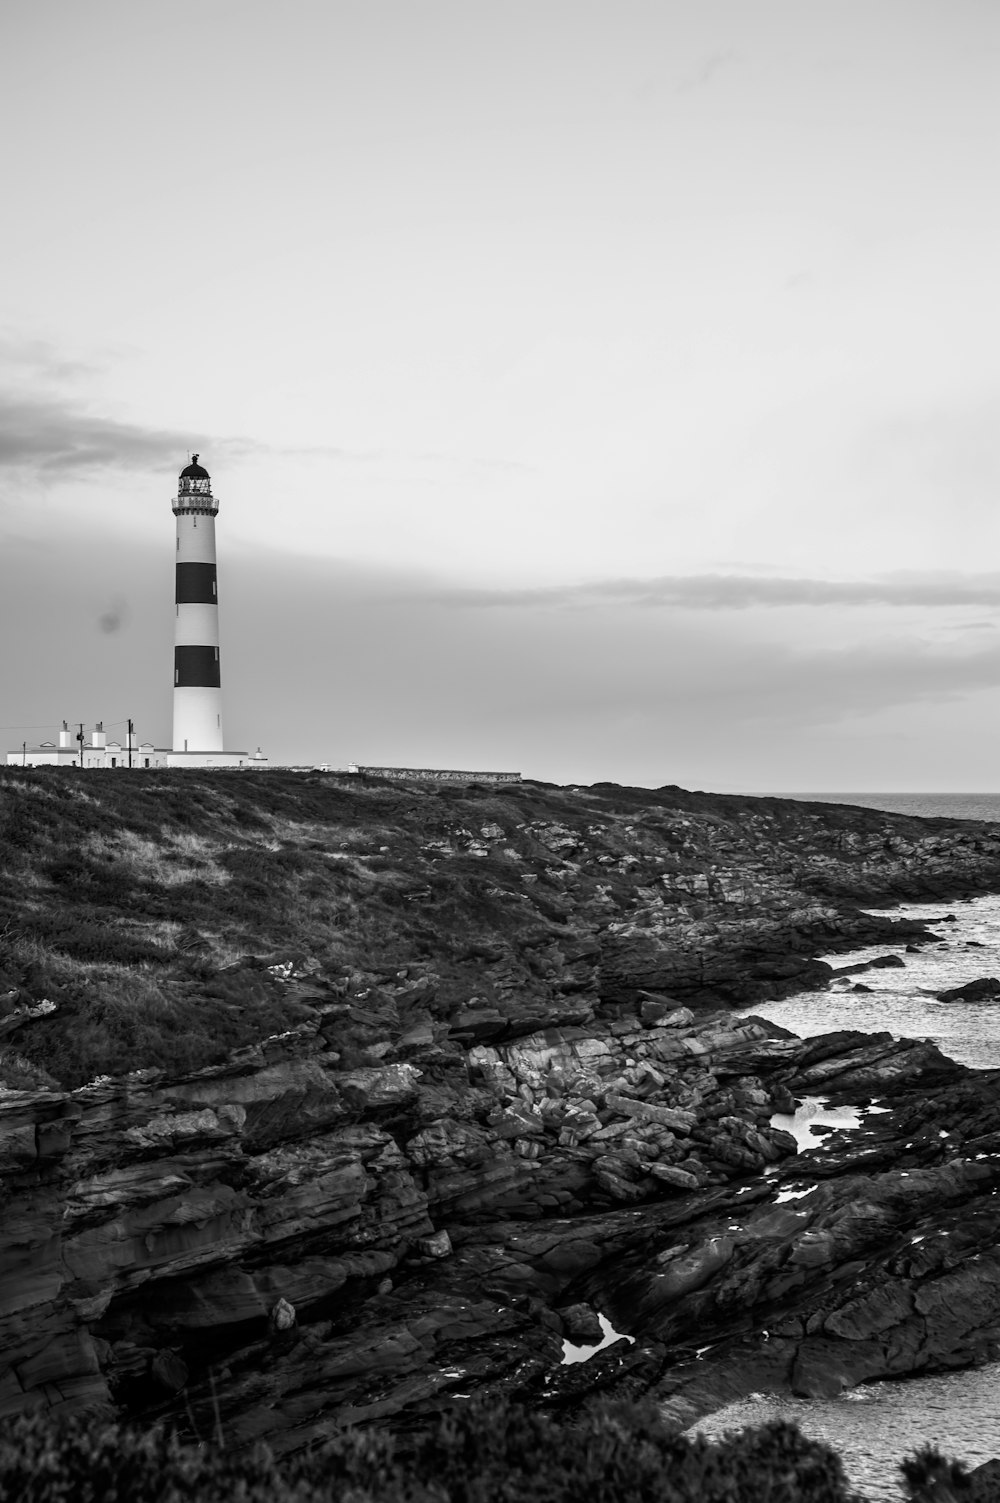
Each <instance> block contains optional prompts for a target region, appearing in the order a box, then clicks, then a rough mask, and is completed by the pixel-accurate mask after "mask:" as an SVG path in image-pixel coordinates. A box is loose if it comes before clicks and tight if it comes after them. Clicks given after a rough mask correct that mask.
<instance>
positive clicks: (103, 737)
mask: <svg viewBox="0 0 1000 1503" xmlns="http://www.w3.org/2000/svg"><path fill="white" fill-rule="evenodd" d="M168 755H169V753H168V752H166V751H164V750H163V748H162V747H155V746H154V745H153V743H152V742H151V741H140V740H139V738H138V736H136V735H135V733H134V732H133V733H132V734H131V735H130V736H129V735H127V736H126V738H125V742H124V744H123V743H122V742H121V741H109V740H108V738H107V734H106V732H105V730H104V722H103V721H101V720H99V721H98V722H97V724H96V725H95V726H94V728H93V730H92V731H89V732H88V731H86V730H85V729H84V727H83V726H82V725H80V726H78V727H77V728H76V729H75V730H72V731H71V730H70V728H69V725H68V724H67V722H66V721H65V720H64V721H63V723H62V730H61V731H59V733H58V740H56V741H42V742H41V743H40V744H39V745H38V746H28V745H27V743H25V745H24V746H22V748H21V750H20V751H10V752H8V753H7V766H8V767H166V766H167V760H166V759H167V757H168Z"/></svg>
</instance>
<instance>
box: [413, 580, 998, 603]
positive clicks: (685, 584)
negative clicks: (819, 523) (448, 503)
mask: <svg viewBox="0 0 1000 1503" xmlns="http://www.w3.org/2000/svg"><path fill="white" fill-rule="evenodd" d="M436 599H437V601H438V603H439V604H441V605H448V606H455V607H461V608H465V609H468V608H491V609H519V610H523V609H526V608H532V607H539V608H549V609H554V610H570V609H577V610H579V609H584V608H586V607H613V606H630V607H641V608H657V607H661V608H667V607H672V608H678V607H679V608H681V609H685V610H709V611H722V610H747V609H749V608H751V607H755V606H756V607H759V606H765V607H779V606H802V605H807V606H809V605H811V606H849V607H850V606H894V607H899V606H918V607H919V606H926V607H938V606H979V607H982V606H993V605H1000V574H957V573H938V572H927V573H916V572H908V573H905V574H903V573H900V574H886V575H882V576H881V577H880V578H877V579H870V580H852V579H808V578H798V579H781V578H775V577H773V576H771V577H758V576H756V575H746V574H678V575H658V576H656V577H655V578H652V579H603V580H595V581H593V582H591V583H587V584H578V585H554V586H548V587H541V588H531V589H451V588H447V587H445V588H443V589H442V590H441V591H440V592H439V593H438V594H437V596H436Z"/></svg>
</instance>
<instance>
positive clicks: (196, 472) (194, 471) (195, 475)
mask: <svg viewBox="0 0 1000 1503" xmlns="http://www.w3.org/2000/svg"><path fill="white" fill-rule="evenodd" d="M181 479H182V480H209V479H211V476H210V475H209V473H208V471H207V470H206V469H205V467H204V465H200V464H199V463H198V456H197V454H193V455H192V456H191V463H190V464H189V465H186V466H185V468H184V469H183V470H181Z"/></svg>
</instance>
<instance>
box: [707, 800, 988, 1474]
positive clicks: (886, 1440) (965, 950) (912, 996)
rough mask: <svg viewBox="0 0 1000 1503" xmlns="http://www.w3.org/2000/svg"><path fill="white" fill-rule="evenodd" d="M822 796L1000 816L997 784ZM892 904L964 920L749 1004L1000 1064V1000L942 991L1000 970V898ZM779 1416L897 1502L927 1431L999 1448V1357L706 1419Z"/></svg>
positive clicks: (714, 1431)
mask: <svg viewBox="0 0 1000 1503" xmlns="http://www.w3.org/2000/svg"><path fill="white" fill-rule="evenodd" d="M815 797H817V798H819V797H820V795H815ZM822 797H823V798H825V799H826V800H827V801H828V802H831V803H832V802H835V801H836V802H839V803H862V802H864V803H866V804H868V805H870V806H871V807H876V808H890V807H891V808H894V809H896V810H898V811H899V812H901V813H907V814H910V813H912V814H924V815H931V814H950V815H953V816H955V817H959V818H994V819H1000V795H997V794H964V795H958V794H956V795H929V794H928V795H921V794H904V795H885V796H883V795H877V794H870V795H865V796H862V795H860V794H851V795H846V794H845V795H843V796H837V795H833V794H825V795H822ZM973 802H975V804H976V806H977V807H978V808H979V810H980V811H981V812H980V813H978V814H975V815H974V814H971V813H970V812H969V808H970V805H971V804H972V803H973ZM918 803H919V804H920V807H917V804H918ZM959 805H964V806H965V807H964V808H961V809H960V808H959V807H957V806H959ZM890 911H891V912H892V913H893V914H899V915H900V916H902V915H906V916H908V917H915V918H924V919H928V920H930V919H934V918H938V917H941V916H943V915H944V914H946V913H953V914H954V915H955V918H956V922H955V923H953V924H952V923H948V924H935V925H933V926H932V927H933V928H934V930H935V932H936V933H938V934H940V935H941V936H942V937H941V940H940V942H937V943H934V944H932V945H929V946H927V947H926V948H924V949H923V950H922V951H921V952H920V953H919V954H917V955H908V954H906V953H905V949H904V948H903V947H896V948H895V949H893V947H890V946H885V945H880V946H877V947H873V948H869V949H865V950H858V951H856V952H854V953H852V954H840V955H827V956H824V957H822V958H823V959H826V960H828V961H829V962H830V963H831V964H832V965H850V964H853V963H854V962H855V961H857V960H868V959H871V957H872V956H874V955H885V954H890V953H895V954H898V955H900V956H902V958H903V960H904V961H905V967H903V968H900V969H893V970H886V971H866V972H864V973H863V974H862V975H860V976H857V977H851V978H849V979H845V980H842V981H835V982H834V983H833V985H832V987H831V989H830V990H829V991H825V992H802V993H799V994H797V995H794V996H791V997H785V998H783V999H782V1000H781V1001H780V1002H770V1003H758V1004H756V1005H755V1006H754V1007H752V1008H748V1009H746V1011H748V1012H755V1013H757V1014H759V1015H762V1016H764V1017H768V1018H772V1019H773V1020H774V1021H775V1022H778V1023H782V1024H783V1025H784V1026H785V1027H786V1028H791V1029H792V1030H793V1031H794V1032H795V1033H798V1034H800V1035H801V1036H803V1037H808V1036H809V1035H811V1034H816V1033H825V1032H828V1031H829V1030H831V1029H834V1028H860V1029H865V1030H867V1031H875V1030H879V1031H882V1030H885V1029H888V1030H889V1031H891V1032H892V1033H894V1034H896V1035H897V1036H898V1035H902V1034H906V1035H908V1036H909V1037H916V1038H930V1039H933V1040H934V1041H935V1042H936V1043H938V1044H939V1045H940V1047H941V1048H942V1049H943V1050H944V1052H945V1053H946V1054H949V1055H951V1056H952V1058H954V1059H959V1060H961V1061H962V1062H963V1063H964V1064H968V1065H972V1066H974V1067H976V1068H979V1069H983V1068H994V1067H997V1066H1000V1003H998V1004H994V1005H993V1006H988V1005H984V1004H982V1005H978V1006H972V1005H969V1004H968V1003H951V1004H949V1003H942V1002H938V1001H936V1000H935V998H934V996H933V995H932V993H933V992H935V991H943V990H945V989H946V988H948V987H952V986H961V985H963V984H964V983H965V982H967V981H973V980H975V979H976V978H977V977H979V976H1000V896H991V897H984V898H974V899H972V900H971V901H968V902H959V903H950V904H942V903H910V904H904V905H902V906H900V907H899V908H894V909H892V910H890ZM970 942H971V943H970ZM854 981H861V982H863V983H864V984H865V985H866V986H870V987H872V991H871V993H870V994H864V993H860V994H851V993H850V992H849V991H847V990H846V988H848V987H850V986H851V985H852V984H853V983H854ZM825 1115H826V1114H825V1113H824V1112H823V1110H822V1105H821V1103H820V1102H818V1101H811V1102H809V1103H808V1104H804V1110H803V1112H802V1113H801V1117H802V1119H803V1120H802V1122H801V1123H800V1124H798V1126H799V1127H800V1130H802V1131H803V1132H807V1131H808V1121H807V1119H809V1118H811V1119H812V1120H813V1121H821V1120H823V1119H824V1116H825ZM834 1115H835V1116H836V1117H837V1119H838V1120H839V1121H840V1122H841V1123H843V1121H844V1118H845V1116H848V1117H849V1115H850V1112H849V1109H848V1110H847V1112H846V1113H845V1110H844V1109H843V1108H841V1109H840V1111H839V1113H836V1114H834ZM785 1125H789V1124H785ZM772 1418H785V1419H792V1420H794V1421H795V1422H796V1423H797V1424H798V1425H799V1426H800V1428H801V1429H802V1431H803V1432H804V1433H805V1434H807V1435H811V1436H813V1437H815V1438H816V1439H817V1440H824V1441H826V1442H827V1443H828V1444H830V1445H832V1446H833V1447H835V1449H836V1450H837V1451H839V1452H840V1454H841V1456H842V1457H843V1458H844V1464H845V1466H846V1468H847V1472H848V1475H849V1477H850V1479H851V1482H852V1483H853V1485H854V1486H855V1487H857V1488H858V1489H860V1491H862V1492H863V1493H865V1494H866V1496H868V1497H869V1498H870V1499H872V1500H873V1503H898V1500H899V1499H900V1498H901V1497H902V1496H903V1494H902V1490H901V1488H900V1485H899V1482H898V1472H897V1467H898V1464H899V1460H900V1459H901V1458H902V1457H903V1456H904V1455H905V1454H906V1453H907V1452H908V1451H912V1450H914V1449H915V1448H916V1447H918V1446H919V1445H921V1444H922V1443H923V1442H924V1441H933V1442H934V1443H936V1444H937V1445H939V1446H940V1448H941V1449H942V1450H943V1451H944V1452H945V1453H946V1454H948V1455H952V1456H957V1457H959V1458H960V1459H961V1460H963V1461H965V1462H966V1463H967V1464H969V1465H977V1464H978V1463H979V1462H982V1461H988V1460H989V1459H990V1458H991V1457H993V1456H997V1455H1000V1363H991V1364H990V1365H989V1366H987V1367H983V1368H978V1369H976V1370H974V1371H969V1372H962V1373H953V1374H948V1375H941V1376H937V1377H930V1378H914V1379H911V1380H909V1381H905V1382H892V1383H889V1382H886V1383H871V1384H865V1385H863V1386H862V1387H860V1388H857V1389H855V1390H853V1392H851V1393H850V1394H847V1395H845V1396H844V1397H842V1398H839V1399H793V1398H786V1397H781V1398H778V1397H774V1396H772V1395H755V1396H754V1397H753V1398H749V1399H745V1400H743V1401H742V1402H741V1403H739V1404H731V1405H729V1406H728V1407H727V1408H726V1409H722V1410H720V1411H719V1412H718V1413H716V1414H713V1415H712V1416H711V1417H710V1418H709V1419H707V1420H703V1421H702V1422H701V1423H700V1424H699V1425H698V1427H697V1428H698V1429H700V1430H702V1431H703V1432H704V1433H705V1434H707V1435H721V1434H722V1433H723V1432H724V1431H725V1430H734V1429H737V1430H738V1429H741V1428H742V1427H743V1426H744V1425H757V1424H761V1423H763V1422H764V1421H765V1420H768V1419H772Z"/></svg>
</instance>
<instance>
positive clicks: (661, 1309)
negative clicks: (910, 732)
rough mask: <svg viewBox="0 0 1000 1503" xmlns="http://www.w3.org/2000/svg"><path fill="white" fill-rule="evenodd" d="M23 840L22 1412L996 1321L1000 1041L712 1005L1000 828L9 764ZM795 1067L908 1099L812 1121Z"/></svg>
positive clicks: (651, 1385) (1, 1324)
mask: <svg viewBox="0 0 1000 1503" xmlns="http://www.w3.org/2000/svg"><path fill="white" fill-rule="evenodd" d="M0 858H2V863H3V865H2V872H0V905H2V906H0V1082H2V1083H3V1085H2V1090H0V1175H2V1181H3V1195H4V1213H3V1217H2V1221H0V1351H2V1352H3V1359H2V1362H3V1366H2V1369H0V1412H16V1411H17V1410H19V1409H22V1408H31V1407H37V1406H38V1405H42V1406H47V1407H50V1408H52V1409H54V1410H61V1409H70V1410H72V1409H79V1408H97V1409H105V1410H108V1411H112V1410H113V1411H116V1412H118V1413H119V1414H121V1415H134V1416H135V1415H137V1416H141V1417H143V1418H153V1417H155V1418H168V1419H170V1420H171V1422H173V1423H175V1424H177V1425H178V1426H180V1427H181V1428H184V1427H187V1428H194V1429H195V1430H196V1431H197V1430H200V1429H201V1428H204V1431H205V1433H206V1434H207V1433H211V1431H212V1428H213V1424H214V1423H215V1422H216V1417H217V1416H219V1415H221V1417H222V1419H223V1422H224V1425H225V1429H226V1434H227V1436H228V1437H230V1438H231V1439H232V1440H233V1441H234V1442H239V1441H244V1440H245V1441H247V1442H249V1441H251V1440H253V1439H255V1438H256V1437H258V1436H260V1435H263V1434H267V1435H268V1438H269V1439H270V1440H271V1443H272V1444H273V1445H275V1446H276V1447H277V1448H279V1449H285V1448H299V1447H302V1446H304V1445H306V1444H308V1443H309V1442H310V1441H312V1440H315V1439H316V1438H319V1437H322V1436H324V1435H326V1434H329V1433H330V1431H331V1429H332V1428H334V1427H336V1426H337V1425H339V1424H342V1423H343V1422H344V1421H345V1420H358V1421H362V1422H365V1421H378V1420H381V1419H385V1418H387V1417H394V1420H395V1421H397V1422H401V1423H408V1422H411V1421H412V1422H414V1423H416V1422H418V1421H419V1419H420V1416H421V1415H425V1414H426V1413H428V1412H430V1411H432V1410H434V1409H435V1408H438V1407H440V1406H442V1405H445V1404H448V1403H453V1402H456V1401H458V1400H459V1399H460V1398H462V1397H465V1396H469V1395H471V1394H473V1393H478V1394H482V1393H484V1392H485V1393H487V1394H488V1393H504V1394H506V1395H509V1396H512V1397H515V1398H520V1399H530V1400H531V1401H532V1402H537V1403H543V1404H551V1405H554V1406H557V1407H559V1406H568V1405H576V1404H579V1403H581V1402H586V1401H587V1396H588V1395H589V1394H590V1393H592V1392H594V1391H596V1390H608V1389H610V1390H612V1391H621V1392H623V1393H628V1394H630V1395H634V1394H637V1393H653V1394H655V1395H657V1396H658V1397H660V1398H661V1399H663V1400H664V1401H665V1402H666V1403H667V1405H668V1409H667V1412H671V1413H673V1414H674V1415H675V1417H676V1421H677V1423H678V1425H681V1424H684V1423H687V1422H688V1421H689V1420H690V1418H692V1417H693V1416H695V1415H696V1414H698V1413H701V1412H704V1411H705V1410H706V1409H707V1408H712V1407H714V1406H715V1405H716V1404H718V1403H720V1402H724V1401H725V1399H726V1398H728V1397H731V1396H735V1394H736V1393H738V1392H741V1391H746V1388H747V1386H749V1387H751V1388H753V1387H774V1386H779V1387H780V1386H786V1387H790V1388H792V1389H793V1390H794V1391H796V1392H803V1393H810V1392H828V1391H836V1390H837V1389H838V1387H840V1386H843V1385H845V1384H850V1383H853V1382H858V1381H862V1380H863V1379H864V1378H866V1377H873V1376H881V1375H885V1374H899V1375H902V1374H905V1373H908V1372H912V1371H918V1370H926V1369H928V1368H931V1367H935V1366H937V1367H941V1366H944V1367H947V1366H960V1365H964V1364H966V1363H968V1362H971V1361H977V1360H981V1359H984V1358H985V1357H987V1356H991V1355H994V1354H995V1348H996V1345H997V1333H998V1332H1000V1296H998V1295H997V1294H996V1293H995V1291H996V1289H997V1288H1000V1280H998V1279H997V1272H998V1269H997V1268H996V1267H995V1266H994V1264H995V1261H996V1255H995V1253H994V1252H993V1251H992V1249H993V1247H994V1245H995V1243H996V1241H997V1233H998V1231H1000V1225H998V1223H1000V1215H998V1213H997V1212H996V1210H995V1209H994V1190H995V1188H996V1184H997V1183H998V1181H1000V1167H998V1164H997V1160H996V1159H995V1152H996V1146H997V1133H998V1132H1000V1092H998V1085H997V1080H996V1078H995V1077H994V1076H993V1075H992V1074H984V1073H980V1072H970V1071H967V1070H965V1069H964V1068H963V1067H961V1066H958V1065H955V1064H953V1063H952V1062H951V1061H948V1060H946V1059H945V1058H944V1057H943V1056H942V1055H940V1054H939V1052H938V1051H937V1050H936V1049H934V1048H933V1047H932V1046H930V1045H927V1044H923V1043H916V1042H912V1041H905V1040H904V1041H893V1040H892V1039H891V1038H890V1037H889V1036H888V1035H885V1034H879V1033H875V1034H872V1035H867V1034H844V1033H832V1034H830V1035H828V1036H824V1038H822V1039H819V1040H817V1039H812V1040H809V1041H806V1042H802V1041H800V1040H796V1039H793V1038H790V1037H788V1036H786V1035H783V1034H782V1031H781V1030H779V1029H775V1028H773V1027H771V1026H769V1025H766V1024H764V1023H762V1022H760V1021H759V1020H754V1019H742V1018H739V1017H737V1016H735V1015H734V1013H733V1012H732V1010H731V1009H732V1007H733V1005H734V1004H740V1005H745V1004H746V1003H748V1002H753V1001H754V1000H755V999H758V998H761V997H765V996H774V995H777V994H780V993H782V992H787V991H789V990H797V989H801V988H803V987H817V988H821V987H824V986H825V985H826V984H827V982H828V980H829V977H830V974H831V972H830V969H829V967H827V966H824V965H822V964H821V963H820V962H817V961H815V960H814V959H813V958H812V957H813V955H815V953H816V952H817V951H823V950H831V949H835V948H837V947H847V946H853V945H857V944H863V943H867V942H869V941H876V942H886V943H896V944H899V943H902V942H905V941H906V940H909V941H910V942H913V943H920V942H921V940H925V939H929V938H930V936H929V935H928V934H927V933H926V931H924V930H923V929H922V928H921V926H920V925H918V924H915V923H908V924H907V923H898V922H897V923H893V922H892V921H890V920H889V919H887V918H884V917H879V916H878V915H877V914H876V915H871V914H866V913H864V912H862V911H861V910H860V907H859V905H860V904H862V903H863V904H865V905H877V904H879V903H883V904H884V903H889V902H893V901H898V900H900V899H903V898H911V899H912V898H930V899H934V898H941V899H942V900H944V899H947V898H950V897H955V896H961V895H964V894H970V893H974V892H980V891H992V890H996V889H997V888H998V887H1000V827H997V826H992V825H984V824H978V823H971V822H961V821H947V820H916V819H912V818H906V817H903V816H895V815H889V814H882V813H879V812H877V811H873V810H868V809H857V808H850V807H844V806H836V805H818V804H805V803H797V802H794V801H789V800H779V799H754V798H742V797H739V798H737V797H724V796H715V795H708V794H693V793H687V792H685V791H683V790H680V789H676V788H664V789H659V790H652V791H651V790H644V789H627V788H619V787H617V786H615V785H611V784H601V785H596V786H594V787H590V788H555V787H551V786H547V785H543V784H537V783H524V784H521V785H518V786H512V787H505V788H502V789H498V788H487V787H481V788H480V787H475V786H473V787H470V788H466V789H457V788H453V787H426V786H422V785H419V784H405V785H400V784H399V783H392V784H388V783H382V782H379V781H378V780H368V781H366V780H363V779H360V780H359V779H354V778H338V777H333V776H329V775H322V774H281V773H277V772H268V773H265V774H260V775H253V776H251V775H239V776H237V775H221V774H198V773H193V772H184V773H179V774H178V773H174V774H156V773H135V774H129V773H126V772H122V771H120V772H118V773H115V774H102V775H86V774H84V775H80V774H76V775H73V774H67V773H61V772H51V773H50V772H45V771H39V772H20V771H18V770H7V771H6V772H5V773H4V774H3V775H2V776H0ZM876 1022H877V1020H876V1019H873V1024H874V1023H876ZM809 1092H822V1094H823V1095H824V1096H826V1097H827V1098H832V1099H840V1100H843V1101H850V1102H853V1103H863V1102H866V1101H870V1100H873V1099H877V1100H878V1101H879V1102H880V1103H881V1104H882V1105H884V1106H887V1107H888V1110H886V1111H882V1112H880V1113H878V1114H877V1115H874V1114H873V1115H871V1116H868V1117H866V1118H864V1124H863V1131H862V1132H861V1133H855V1134H850V1135H844V1136H843V1137H842V1139H834V1140H833V1143H832V1146H831V1145H829V1144H828V1145H826V1146H824V1148H823V1149H822V1151H819V1150H812V1151H811V1152H808V1153H799V1152H798V1149H797V1145H796V1142H795V1140H794V1139H793V1138H791V1137H790V1136H789V1135H788V1134H786V1133H783V1132H782V1131H780V1130H779V1129H777V1128H775V1127H774V1125H773V1124H772V1121H771V1118H772V1116H773V1114H774V1113H775V1111H783V1110H787V1109H788V1108H789V1106H790V1105H791V1104H792V1102H793V1100H794V1099H795V1097H796V1096H801V1095H802V1094H807V1093H809ZM790 1187H791V1188H790ZM793 1197H794V1198H793ZM599 1314H600V1315H605V1316H610V1318H611V1320H612V1322H613V1323H614V1324H615V1326H616V1327H617V1329H619V1330H622V1331H625V1332H627V1333H628V1334H629V1335H630V1336H631V1337H633V1338H634V1340H633V1342H632V1343H631V1344H629V1343H625V1342H618V1343H616V1344H615V1345H614V1346H611V1347H610V1348H608V1350H607V1351H605V1352H602V1353H599V1354H598V1355H597V1356H596V1357H594V1358H592V1359H591V1361H589V1362H587V1363H585V1364H578V1365H574V1366H571V1367H567V1366H564V1365H562V1362H561V1358H562V1355H563V1341H564V1340H567V1339H568V1340H570V1341H573V1342H575V1343H588V1342H589V1343H591V1344H593V1343H594V1342H596V1341H597V1340H598V1339H599V1337H600V1332H601V1325H600V1322H599V1319H598V1316H599ZM764 1333H766V1339H765V1334H764ZM626 1348H627V1350H626ZM671 1406H672V1408H671Z"/></svg>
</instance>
